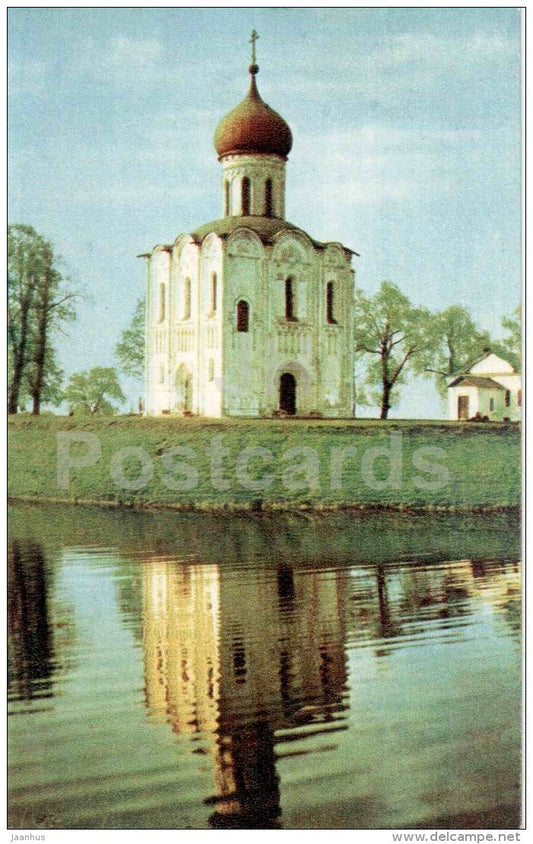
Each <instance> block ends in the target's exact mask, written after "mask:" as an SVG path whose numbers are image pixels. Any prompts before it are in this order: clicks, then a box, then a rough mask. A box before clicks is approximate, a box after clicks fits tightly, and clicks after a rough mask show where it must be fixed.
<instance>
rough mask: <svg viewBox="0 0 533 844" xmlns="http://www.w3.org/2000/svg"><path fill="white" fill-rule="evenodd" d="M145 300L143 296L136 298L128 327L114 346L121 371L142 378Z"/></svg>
mask: <svg viewBox="0 0 533 844" xmlns="http://www.w3.org/2000/svg"><path fill="white" fill-rule="evenodd" d="M145 314H146V302H145V299H144V297H142V298H141V299H139V300H138V302H137V305H136V306H135V312H134V314H133V318H132V320H131V324H130V327H129V328H126V329H125V330H124V331H123V332H122V335H121V339H120V342H119V343H117V345H116V347H115V354H116V356H117V358H118V360H119V363H120V365H121V367H122V370H123V372H124V373H125V374H126V375H131V376H133V377H134V378H142V376H143V373H144V332H145V327H144V321H145Z"/></svg>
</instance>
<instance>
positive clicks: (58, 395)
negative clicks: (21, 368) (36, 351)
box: [19, 346, 65, 407]
mask: <svg viewBox="0 0 533 844" xmlns="http://www.w3.org/2000/svg"><path fill="white" fill-rule="evenodd" d="M44 369H45V378H44V383H43V384H42V386H41V396H40V398H41V402H42V403H46V404H51V405H54V406H55V407H57V405H59V404H61V402H62V401H63V398H64V392H63V389H62V385H63V381H64V378H65V373H64V371H63V370H62V369H61V368H60V366H59V365H58V363H57V360H56V355H55V351H54V349H53V348H52V347H51V346H49V347H48V348H47V349H46V360H45V367H44ZM35 378H36V368H35V365H34V363H33V361H29V363H28V366H27V367H26V370H25V373H24V380H23V382H22V389H21V393H20V396H19V407H24V406H25V405H26V403H27V402H28V401H29V400H32V401H33V396H34V395H35V392H36V386H35Z"/></svg>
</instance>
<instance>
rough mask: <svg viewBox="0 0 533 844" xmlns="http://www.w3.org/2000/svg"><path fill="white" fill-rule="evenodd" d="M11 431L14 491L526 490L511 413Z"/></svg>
mask: <svg viewBox="0 0 533 844" xmlns="http://www.w3.org/2000/svg"><path fill="white" fill-rule="evenodd" d="M8 441H9V455H8V456H9V464H8V465H9V476H8V494H9V496H10V497H11V498H12V499H26V500H49V501H69V502H77V503H82V502H85V503H90V502H93V503H99V504H106V505H110V506H116V505H126V506H140V507H158V506H165V507H173V508H179V509H194V510H210V509H227V510H240V509H243V510H246V509H252V510H260V509H294V508H298V509H306V508H314V509H330V508H331V509H337V508H341V507H357V508H370V509H372V508H393V509H410V508H429V509H432V508H434V509H458V510H461V509H465V510H466V509H497V508H506V507H515V506H518V505H519V504H520V497H521V472H520V469H521V440H520V429H519V426H518V425H509V424H506V425H504V424H501V425H500V424H496V423H487V424H474V423H458V422H433V421H428V422H423V421H416V422H414V421H389V422H378V421H374V420H366V419H365V420H334V421H332V420H303V419H276V420H244V419H242V420H206V419H198V418H190V419H181V418H171V417H170V418H154V419H152V418H145V419H143V418H139V417H133V416H116V417H107V418H103V417H102V418H98V419H87V418H82V417H79V418H76V417H59V416H42V417H40V418H34V417H31V416H29V415H25V414H23V415H20V416H16V417H11V418H10V419H9V423H8ZM84 464H85V465H84Z"/></svg>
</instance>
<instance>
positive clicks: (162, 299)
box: [157, 283, 165, 322]
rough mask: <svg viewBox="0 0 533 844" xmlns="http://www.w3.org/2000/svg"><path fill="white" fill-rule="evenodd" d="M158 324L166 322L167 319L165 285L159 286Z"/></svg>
mask: <svg viewBox="0 0 533 844" xmlns="http://www.w3.org/2000/svg"><path fill="white" fill-rule="evenodd" d="M157 319H158V322H164V319H165V285H164V284H163V283H161V284H160V285H159V309H158V317H157Z"/></svg>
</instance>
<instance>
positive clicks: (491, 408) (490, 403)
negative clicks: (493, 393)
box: [489, 399, 494, 412]
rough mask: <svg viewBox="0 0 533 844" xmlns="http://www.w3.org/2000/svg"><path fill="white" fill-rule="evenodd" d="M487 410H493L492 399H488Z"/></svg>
mask: <svg viewBox="0 0 533 844" xmlns="http://www.w3.org/2000/svg"><path fill="white" fill-rule="evenodd" d="M489 410H490V411H491V412H492V411H493V410H494V399H489Z"/></svg>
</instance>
